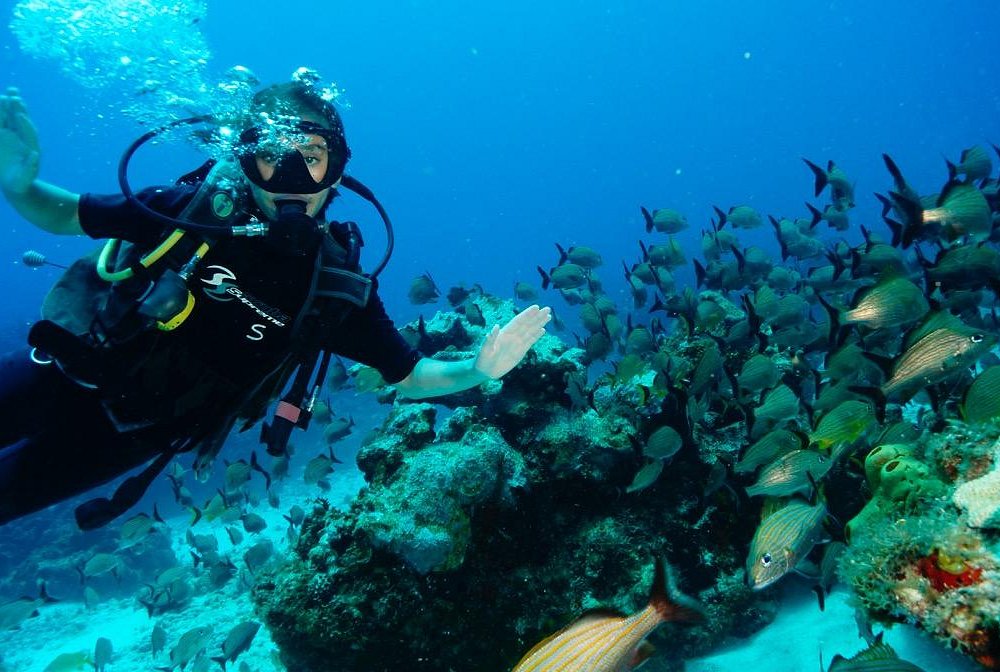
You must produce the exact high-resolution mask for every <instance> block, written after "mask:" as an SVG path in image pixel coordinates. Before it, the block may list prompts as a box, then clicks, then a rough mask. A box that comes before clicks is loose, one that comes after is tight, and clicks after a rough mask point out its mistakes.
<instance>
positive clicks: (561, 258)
mask: <svg viewBox="0 0 1000 672" xmlns="http://www.w3.org/2000/svg"><path fill="white" fill-rule="evenodd" d="M556 249H557V250H559V263H558V264H556V266H562V265H563V264H565V263H566V261H567V260H568V259H569V255H568V254H566V250H564V249H563V248H562V245H560V244H559V243H556Z"/></svg>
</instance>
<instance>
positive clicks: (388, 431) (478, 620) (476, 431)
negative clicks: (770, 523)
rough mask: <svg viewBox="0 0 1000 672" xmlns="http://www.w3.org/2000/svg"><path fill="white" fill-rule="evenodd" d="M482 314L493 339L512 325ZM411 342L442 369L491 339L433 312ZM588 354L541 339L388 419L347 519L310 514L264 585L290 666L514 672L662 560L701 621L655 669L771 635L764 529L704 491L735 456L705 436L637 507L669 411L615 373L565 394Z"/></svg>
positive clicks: (261, 595) (265, 604)
mask: <svg viewBox="0 0 1000 672" xmlns="http://www.w3.org/2000/svg"><path fill="white" fill-rule="evenodd" d="M476 302H477V304H478V307H479V308H480V309H481V311H482V313H483V316H484V318H485V321H486V323H487V324H493V323H494V322H504V321H506V320H507V319H509V318H510V317H511V316H512V315H513V314H514V306H513V305H512V304H511V303H510V302H501V301H499V300H497V299H494V298H492V297H488V296H485V295H480V296H479V297H478V298H477V300H476ZM411 329H412V328H411ZM413 333H418V334H419V342H420V345H421V347H422V348H424V351H425V354H436V355H438V356H442V357H447V356H457V353H461V352H463V350H464V349H465V348H468V347H469V346H470V345H471V344H473V343H478V342H479V341H480V339H481V338H482V335H483V333H484V330H483V329H482V328H479V327H475V326H473V325H471V324H469V323H468V321H467V320H466V319H465V318H464V317H461V316H457V315H456V314H455V313H441V314H439V315H438V316H437V317H435V318H434V319H433V320H431V321H430V322H428V323H427V324H426V325H425V326H424V327H423V328H421V329H419V330H413ZM678 338H680V337H678ZM449 344H451V345H449ZM456 344H457V345H456ZM677 349H678V351H680V350H681V349H682V348H681V343H680V341H678V344H677ZM582 357H583V351H582V350H581V349H578V348H569V347H567V346H566V345H565V344H564V343H563V342H562V341H561V340H560V339H558V338H556V337H554V336H551V335H546V336H545V337H543V339H542V340H541V341H540V342H539V343H538V344H537V346H536V347H535V349H534V350H533V351H532V352H531V353H529V355H528V357H527V358H526V360H525V361H524V362H523V363H522V365H521V366H519V367H518V368H516V369H515V370H513V371H512V372H511V373H510V374H508V375H507V376H506V377H504V379H503V381H502V383H501V382H495V383H490V384H487V385H483V386H481V387H480V388H479V389H477V390H470V391H468V392H466V393H463V394H460V395H454V397H453V398H446V399H442V400H441V401H443V402H447V406H441V405H430V404H425V403H396V404H395V405H394V407H393V409H392V411H391V412H390V413H389V416H388V417H387V419H386V420H385V423H384V424H383V426H382V428H381V430H380V431H378V432H375V433H373V434H372V435H371V436H369V437H368V438H367V439H366V441H365V443H364V445H363V447H362V449H361V451H360V452H359V454H358V457H357V461H358V465H359V467H360V468H361V470H362V471H363V473H364V475H365V478H366V481H367V484H368V485H367V487H366V488H364V489H363V490H362V492H361V493H360V495H359V496H358V498H357V499H356V500H355V501H354V502H353V503H352V505H351V507H350V509H349V510H347V511H338V510H335V509H333V508H332V507H330V506H329V505H328V504H326V503H325V502H322V501H320V502H318V503H317V505H316V506H315V508H314V509H313V511H312V512H311V513H310V514H309V515H308V516H307V518H306V521H305V522H304V524H303V526H302V533H301V536H300V538H299V542H298V544H297V546H296V548H295V551H294V554H293V555H292V556H291V557H290V558H288V559H287V561H286V563H285V564H284V566H283V567H281V568H280V569H279V570H277V571H274V572H273V573H271V574H270V575H269V576H266V577H261V578H260V580H259V581H258V582H257V584H256V586H255V588H254V599H255V601H256V603H257V606H258V611H259V613H260V614H261V616H262V618H264V619H265V620H266V622H267V624H268V626H269V628H270V630H271V632H272V633H273V637H274V639H275V642H276V643H277V644H278V645H279V646H280V647H281V652H282V660H283V662H284V664H285V665H286V666H287V667H288V668H289V669H295V670H299V671H301V672H325V671H331V670H342V669H365V670H369V671H372V672H377V671H380V670H393V671H395V670H399V669H407V670H434V671H436V672H437V671H440V670H448V669H455V670H458V669H461V670H465V671H467V672H476V671H482V672H501V671H503V670H509V669H510V668H511V667H512V666H513V664H514V663H515V662H516V661H517V660H518V659H519V658H520V656H521V655H523V653H524V652H525V651H527V650H528V649H529V648H530V647H531V646H532V645H534V644H535V643H536V642H537V641H538V640H540V639H541V638H542V637H544V636H546V635H548V634H550V633H551V632H553V631H554V630H556V629H558V628H561V627H562V626H564V625H566V624H567V623H568V622H569V621H570V620H571V619H572V618H574V617H575V616H576V615H577V614H579V613H580V612H581V611H583V610H585V609H588V608H592V607H598V606H601V607H612V608H617V609H620V610H622V611H624V612H631V611H634V610H635V609H636V608H637V607H639V606H641V605H642V604H644V603H645V600H646V599H647V594H646V591H648V589H649V585H650V581H651V575H650V573H651V571H652V563H651V558H652V557H653V556H654V555H655V554H660V555H662V556H664V557H665V558H667V559H669V560H670V562H671V563H672V564H673V566H674V568H675V570H676V574H677V577H678V579H679V582H680V587H681V589H682V590H684V591H685V592H686V593H688V594H690V595H692V596H693V597H695V598H696V599H698V600H700V601H701V602H702V604H703V605H704V606H705V609H706V612H707V615H708V618H707V619H706V620H705V622H704V623H703V624H700V625H698V626H676V625H669V626H664V627H662V628H660V629H658V630H657V631H655V632H654V634H653V636H652V638H651V641H652V642H653V644H654V645H656V646H657V647H658V649H659V650H660V652H661V656H660V658H659V659H658V660H657V661H656V664H657V665H659V666H660V667H659V668H658V669H681V668H680V665H681V663H679V662H678V661H680V659H681V658H683V657H688V656H691V655H694V654H696V653H699V652H704V651H706V650H708V649H709V648H710V647H711V646H713V645H715V644H717V643H718V642H719V641H721V639H722V638H724V637H727V636H731V635H737V636H742V635H748V634H750V633H752V632H754V631H755V630H757V629H759V628H760V627H762V626H763V625H764V624H766V623H768V622H770V621H771V620H772V619H773V617H774V613H775V603H774V601H773V600H774V596H773V594H762V593H753V592H751V591H750V590H749V588H748V587H747V586H746V584H745V582H744V580H743V572H742V565H743V561H744V552H745V548H746V544H747V542H748V540H749V537H750V536H751V535H752V533H753V526H754V524H755V522H756V521H755V518H754V514H753V512H752V511H751V510H749V508H748V507H742V508H741V507H738V506H736V503H735V500H734V498H733V497H732V494H731V493H730V492H728V491H725V490H720V489H717V488H716V489H714V490H712V491H709V490H707V489H706V482H707V481H708V478H709V471H710V469H711V467H710V465H711V464H713V463H714V462H715V461H716V460H717V459H719V457H720V456H722V455H725V456H726V457H727V459H732V455H733V453H734V452H735V450H736V448H737V447H738V444H736V445H735V446H734V445H731V444H727V443H726V442H725V439H724V437H725V433H724V432H721V431H715V432H713V434H712V436H714V440H713V441H708V440H707V439H708V438H709V435H707V434H706V435H705V436H704V437H702V436H698V437H696V439H697V440H695V441H693V442H691V443H688V444H686V445H685V446H684V447H683V448H682V449H681V450H680V451H679V452H678V453H677V455H676V456H675V457H674V458H673V459H672V461H671V462H670V463H669V464H668V465H667V466H666V468H665V469H664V472H663V474H662V475H661V476H660V478H659V480H658V481H657V482H656V483H654V484H653V485H651V486H649V487H648V488H646V489H644V490H642V491H640V492H635V493H626V492H625V486H626V485H628V484H629V482H630V481H631V480H632V478H633V476H634V475H635V473H636V471H637V470H638V469H639V468H640V467H641V466H642V465H643V463H644V461H645V458H644V457H643V456H642V454H641V449H640V447H639V444H640V443H641V440H642V439H643V438H644V437H646V436H648V435H649V433H650V431H651V430H652V429H654V428H655V427H657V426H659V425H662V423H663V422H664V418H663V414H664V413H665V411H664V404H663V403H662V402H663V400H662V399H655V398H652V396H651V395H650V394H649V390H648V389H646V388H644V387H642V386H641V385H637V384H635V383H636V382H637V381H635V380H632V379H631V378H629V380H627V381H626V380H623V379H622V377H623V376H625V375H626V374H625V373H624V371H623V370H622V368H621V367H619V369H618V372H617V373H618V375H617V376H616V375H610V374H609V375H606V376H603V377H601V378H600V379H599V380H598V381H597V382H596V384H595V386H594V387H593V388H592V389H590V390H589V392H590V394H589V395H586V394H585V395H583V396H584V398H585V399H584V401H583V403H582V405H581V404H580V400H579V399H578V398H575V397H574V395H573V394H572V393H571V392H568V387H569V385H568V383H569V380H570V378H572V377H574V376H579V377H582V378H583V380H584V381H585V380H586V378H585V376H586V371H585V366H584V364H583V362H582ZM636 376H638V377H639V378H640V381H639V382H641V381H642V380H644V379H645V378H644V377H651V376H649V372H648V371H647V370H638V371H636ZM626 383H630V384H626ZM588 396H589V399H590V401H589V403H588V402H587V401H586V397H588ZM391 397H392V395H391V394H389V393H383V394H382V397H381V398H382V399H384V400H386V401H389V400H390V399H391ZM667 405H669V404H667ZM709 420H710V421H713V420H717V418H710V419H709ZM734 435H735V434H734ZM720 437H723V438H720ZM702 438H704V439H706V440H705V441H704V442H702V440H701V439H702ZM680 627H684V628H685V630H684V636H683V637H678V636H676V635H677V630H676V628H680ZM672 635H673V636H672ZM671 661H673V662H671Z"/></svg>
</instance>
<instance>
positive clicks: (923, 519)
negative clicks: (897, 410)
mask: <svg viewBox="0 0 1000 672" xmlns="http://www.w3.org/2000/svg"><path fill="white" fill-rule="evenodd" d="M865 471H866V474H867V476H868V481H869V485H870V486H871V488H872V492H873V496H872V499H871V501H870V502H869V503H868V504H867V505H866V506H865V508H864V509H863V510H862V511H861V513H859V514H858V516H857V517H855V518H854V519H853V520H852V521H851V522H850V523H848V530H849V532H850V545H849V547H848V549H847V551H846V552H845V553H844V555H843V556H842V557H841V560H840V565H839V571H840V575H841V577H842V578H843V579H844V580H845V581H846V582H848V583H849V584H850V585H851V587H852V588H853V589H854V593H855V596H856V599H857V601H858V603H859V605H860V606H861V607H862V608H863V609H864V610H865V612H866V613H867V615H868V616H869V618H871V619H873V620H877V621H880V622H883V623H912V624H915V625H916V626H918V627H920V628H922V629H923V630H925V631H926V632H928V633H929V634H930V635H931V636H933V637H934V638H935V639H937V640H939V641H940V642H942V643H943V644H944V645H946V646H950V647H952V648H956V649H959V650H960V651H961V652H963V653H965V654H966V655H968V656H970V657H971V658H973V659H975V660H977V661H978V662H980V663H981V664H982V665H984V666H985V667H987V668H989V669H1000V515H998V513H997V512H998V509H1000V487H998V486H1000V426H998V425H996V424H992V423H991V424H984V425H976V426H968V425H962V424H952V425H949V426H948V427H947V428H946V430H945V431H943V432H941V433H937V434H933V435H930V436H929V437H928V438H926V439H924V440H922V441H921V442H919V443H918V444H916V445H913V446H900V445H887V446H877V447H876V448H874V449H873V450H872V451H871V452H870V453H869V455H868V458H867V460H866V462H865Z"/></svg>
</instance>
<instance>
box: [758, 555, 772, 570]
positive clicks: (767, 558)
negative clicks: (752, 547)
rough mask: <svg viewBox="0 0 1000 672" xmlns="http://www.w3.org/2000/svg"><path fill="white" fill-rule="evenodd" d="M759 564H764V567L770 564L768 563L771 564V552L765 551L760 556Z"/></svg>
mask: <svg viewBox="0 0 1000 672" xmlns="http://www.w3.org/2000/svg"><path fill="white" fill-rule="evenodd" d="M760 564H762V565H764V566H765V567H768V566H770V564H771V554H770V553H765V554H764V555H762V556H760Z"/></svg>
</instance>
